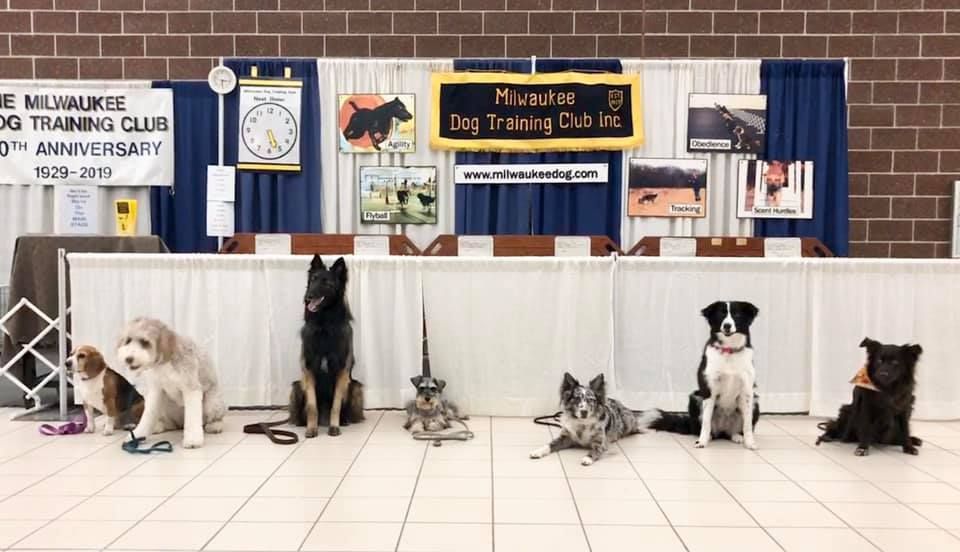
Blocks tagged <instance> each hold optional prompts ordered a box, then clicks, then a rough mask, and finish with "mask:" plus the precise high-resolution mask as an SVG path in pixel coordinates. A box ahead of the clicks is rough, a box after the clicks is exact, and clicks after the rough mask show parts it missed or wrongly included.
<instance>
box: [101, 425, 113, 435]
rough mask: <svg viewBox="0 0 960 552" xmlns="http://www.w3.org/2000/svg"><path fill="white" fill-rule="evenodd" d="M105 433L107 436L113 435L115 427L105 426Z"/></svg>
mask: <svg viewBox="0 0 960 552" xmlns="http://www.w3.org/2000/svg"><path fill="white" fill-rule="evenodd" d="M103 434H104V435H106V436H107V437H109V436H111V435H113V428H112V427H105V428H103Z"/></svg>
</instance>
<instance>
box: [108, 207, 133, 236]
mask: <svg viewBox="0 0 960 552" xmlns="http://www.w3.org/2000/svg"><path fill="white" fill-rule="evenodd" d="M113 204H114V211H115V214H116V216H117V235H118V236H133V235H136V233H137V200H135V199H118V200H116V201H114V202H113Z"/></svg>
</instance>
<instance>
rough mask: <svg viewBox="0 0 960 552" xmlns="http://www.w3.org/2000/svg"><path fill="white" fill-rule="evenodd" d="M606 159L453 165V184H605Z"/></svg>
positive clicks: (607, 168) (606, 180) (606, 179)
mask: <svg viewBox="0 0 960 552" xmlns="http://www.w3.org/2000/svg"><path fill="white" fill-rule="evenodd" d="M608 170H609V167H608V166H607V164H606V163H534V164H529V165H520V164H504V165H456V166H454V168H453V182H454V184H606V183H607V182H608V178H607V173H608Z"/></svg>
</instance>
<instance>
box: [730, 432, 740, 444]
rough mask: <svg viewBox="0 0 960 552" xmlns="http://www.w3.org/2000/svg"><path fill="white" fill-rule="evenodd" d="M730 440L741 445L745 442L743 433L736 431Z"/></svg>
mask: <svg viewBox="0 0 960 552" xmlns="http://www.w3.org/2000/svg"><path fill="white" fill-rule="evenodd" d="M730 440H731V441H733V442H734V443H736V444H738V445H739V444H740V443H742V442H743V435H740V434H739V433H734V434H733V435H731V436H730Z"/></svg>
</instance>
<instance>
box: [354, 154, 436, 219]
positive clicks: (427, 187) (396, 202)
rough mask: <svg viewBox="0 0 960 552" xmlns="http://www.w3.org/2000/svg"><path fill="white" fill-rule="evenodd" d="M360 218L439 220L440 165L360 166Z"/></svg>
mask: <svg viewBox="0 0 960 552" xmlns="http://www.w3.org/2000/svg"><path fill="white" fill-rule="evenodd" d="M360 222H361V223H363V224H436V223H437V168H436V167H360Z"/></svg>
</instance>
